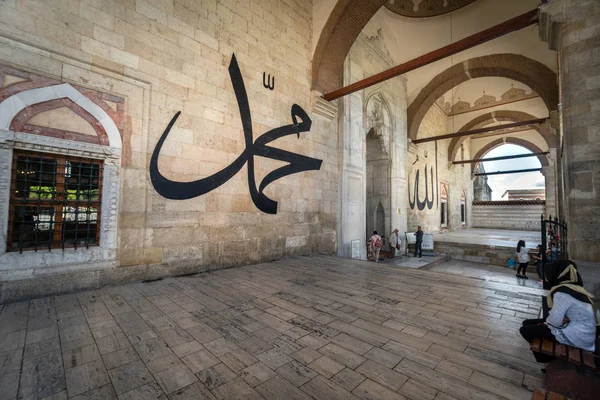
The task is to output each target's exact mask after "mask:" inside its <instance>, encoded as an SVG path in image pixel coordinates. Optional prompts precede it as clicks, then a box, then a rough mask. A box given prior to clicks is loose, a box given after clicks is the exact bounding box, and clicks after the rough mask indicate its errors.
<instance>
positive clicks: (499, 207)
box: [471, 201, 546, 231]
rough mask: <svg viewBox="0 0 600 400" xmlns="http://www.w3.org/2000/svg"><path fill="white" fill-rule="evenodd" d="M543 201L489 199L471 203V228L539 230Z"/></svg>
mask: <svg viewBox="0 0 600 400" xmlns="http://www.w3.org/2000/svg"><path fill="white" fill-rule="evenodd" d="M545 205H546V202H545V201H526V202H519V201H515V202H510V201H490V202H476V203H474V204H473V206H472V207H471V208H472V213H473V217H472V218H473V220H472V226H473V228H488V229H516V230H524V231H539V230H540V229H541V226H540V218H541V215H542V214H544V215H546V214H545V212H546V209H545Z"/></svg>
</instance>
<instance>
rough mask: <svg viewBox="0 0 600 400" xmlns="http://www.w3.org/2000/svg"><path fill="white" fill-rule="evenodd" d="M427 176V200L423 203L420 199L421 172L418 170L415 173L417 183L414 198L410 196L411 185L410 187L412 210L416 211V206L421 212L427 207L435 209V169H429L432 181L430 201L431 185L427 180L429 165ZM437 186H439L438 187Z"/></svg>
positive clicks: (426, 179) (409, 200)
mask: <svg viewBox="0 0 600 400" xmlns="http://www.w3.org/2000/svg"><path fill="white" fill-rule="evenodd" d="M424 172H425V173H424V174H423V175H425V199H424V200H423V201H421V200H420V199H419V174H420V171H419V170H417V172H416V173H415V183H414V189H413V193H412V196H411V194H410V184H409V185H408V204H409V206H410V209H411V210H414V209H415V206H417V208H418V209H419V211H423V210H424V209H425V207H426V206H427V208H428V209H430V210H431V209H432V208H433V204H434V203H435V191H434V182H433V167H429V176H430V179H431V200H430V199H429V184H428V178H427V165H425V169H424ZM436 186H437V185H436Z"/></svg>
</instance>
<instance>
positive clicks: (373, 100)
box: [363, 90, 394, 158]
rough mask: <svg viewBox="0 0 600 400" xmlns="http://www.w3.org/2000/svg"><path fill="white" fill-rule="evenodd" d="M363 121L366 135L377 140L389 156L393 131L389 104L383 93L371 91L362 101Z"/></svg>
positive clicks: (392, 119)
mask: <svg viewBox="0 0 600 400" xmlns="http://www.w3.org/2000/svg"><path fill="white" fill-rule="evenodd" d="M363 104H364V109H363V121H365V130H366V132H367V136H368V137H374V138H377V139H378V140H379V145H380V146H381V150H382V151H383V153H384V154H385V155H386V156H387V157H388V158H390V151H389V149H390V142H391V133H392V132H393V121H394V118H393V115H392V110H391V107H390V104H389V102H388V100H387V99H386V97H385V95H384V93H382V92H381V91H378V90H376V91H373V92H371V93H369V95H368V96H367V97H366V99H365V101H364V103H363Z"/></svg>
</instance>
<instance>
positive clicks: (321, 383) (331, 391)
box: [300, 376, 358, 400]
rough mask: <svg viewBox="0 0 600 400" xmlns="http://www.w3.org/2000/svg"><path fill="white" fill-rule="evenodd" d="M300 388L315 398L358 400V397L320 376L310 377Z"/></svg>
mask: <svg viewBox="0 0 600 400" xmlns="http://www.w3.org/2000/svg"><path fill="white" fill-rule="evenodd" d="M300 389H302V391H303V392H305V393H307V394H308V395H310V396H312V397H314V398H315V399H327V400H358V397H356V396H355V395H353V394H352V393H350V392H348V391H347V390H346V389H344V388H343V387H341V386H339V385H337V384H336V383H334V382H331V381H329V380H327V379H325V378H323V377H322V376H317V377H316V378H314V379H311V380H310V381H308V382H307V383H305V384H304V385H302V387H301V388H300Z"/></svg>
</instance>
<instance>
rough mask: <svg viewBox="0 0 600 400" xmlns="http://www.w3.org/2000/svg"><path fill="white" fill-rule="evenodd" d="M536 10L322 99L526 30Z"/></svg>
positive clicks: (365, 86)
mask: <svg viewBox="0 0 600 400" xmlns="http://www.w3.org/2000/svg"><path fill="white" fill-rule="evenodd" d="M537 13H538V10H537V9H535V10H531V11H528V12H526V13H524V14H521V15H519V16H517V17H515V18H512V19H509V20H508V21H504V22H502V23H500V24H498V25H495V26H492V27H491V28H488V29H485V30H483V31H481V32H478V33H476V34H474V35H471V36H467V37H466V38H464V39H461V40H459V41H457V42H454V43H452V44H449V45H448V46H444V47H442V48H439V49H437V50H434V51H431V52H429V53H427V54H424V55H422V56H420V57H417V58H415V59H412V60H410V61H407V62H405V63H402V64H400V65H397V66H395V67H392V68H390V69H388V70H385V71H383V72H380V73H378V74H375V75H373V76H370V77H368V78H365V79H362V80H360V81H358V82H355V83H353V84H351V85H348V86H344V87H342V88H340V89H337V90H334V91H332V92H329V93H326V94H324V95H323V98H324V99H325V100H327V101H332V100H335V99H338V98H340V97H343V96H346V95H348V94H351V93H354V92H357V91H359V90H362V89H366V88H368V87H370V86H373V85H376V84H378V83H381V82H384V81H386V80H388V79H391V78H395V77H396V76H399V75H402V74H405V73H407V72H410V71H413V70H415V69H417V68H420V67H423V66H425V65H428V64H431V63H433V62H435V61H439V60H441V59H444V58H446V57H449V56H451V55H454V54H457V53H460V52H461V51H464V50H467V49H470V48H472V47H475V46H478V45H480V44H483V43H486V42H488V41H490V40H493V39H496V38H499V37H501V36H504V35H506V34H508V33H511V32H514V31H517V30H520V29H523V28H526V27H528V26H530V25H533V24H535V23H537V22H538V17H537Z"/></svg>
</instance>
